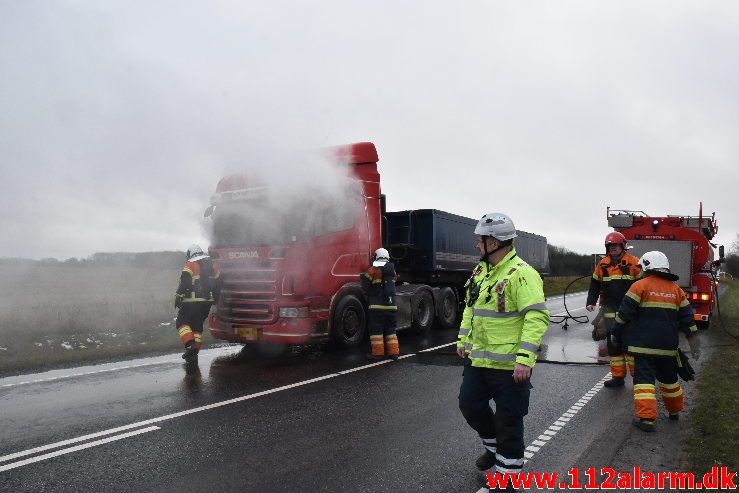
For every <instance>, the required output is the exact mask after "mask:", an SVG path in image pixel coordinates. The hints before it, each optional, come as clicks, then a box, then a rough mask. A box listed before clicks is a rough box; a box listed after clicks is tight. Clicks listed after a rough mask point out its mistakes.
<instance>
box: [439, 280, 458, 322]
mask: <svg viewBox="0 0 739 493" xmlns="http://www.w3.org/2000/svg"><path fill="white" fill-rule="evenodd" d="M438 312H439V313H438V320H439V326H441V328H442V329H454V328H456V327H457V313H458V312H459V306H458V303H457V295H456V294H454V290H453V289H452V288H450V287H443V288H441V289H440V290H439V306H438Z"/></svg>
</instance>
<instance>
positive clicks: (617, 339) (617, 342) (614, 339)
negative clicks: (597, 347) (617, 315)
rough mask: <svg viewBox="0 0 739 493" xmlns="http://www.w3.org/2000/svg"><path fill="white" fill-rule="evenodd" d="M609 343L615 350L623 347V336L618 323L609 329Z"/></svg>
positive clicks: (612, 324) (613, 323)
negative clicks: (617, 325)
mask: <svg viewBox="0 0 739 493" xmlns="http://www.w3.org/2000/svg"><path fill="white" fill-rule="evenodd" d="M608 343H609V344H610V345H611V347H614V348H617V347H621V334H619V333H618V330H617V327H616V322H612V323H611V326H610V327H608Z"/></svg>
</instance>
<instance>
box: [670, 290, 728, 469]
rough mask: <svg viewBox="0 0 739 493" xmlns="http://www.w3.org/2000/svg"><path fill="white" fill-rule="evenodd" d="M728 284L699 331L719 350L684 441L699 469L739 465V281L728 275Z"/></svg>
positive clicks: (702, 378)
mask: <svg viewBox="0 0 739 493" xmlns="http://www.w3.org/2000/svg"><path fill="white" fill-rule="evenodd" d="M725 285H726V289H725V291H724V293H723V294H722V296H721V297H720V299H719V309H720V317H716V318H714V320H713V321H712V323H711V327H710V328H709V329H708V331H706V332H704V333H701V334H700V336H699V337H701V338H702V340H701V344H702V346H704V347H705V346H707V345H710V346H712V347H713V348H714V349H715V350H714V351H713V353H712V355H711V360H710V361H709V362H708V364H706V365H705V366H704V367H703V369H702V371H701V372H700V373H699V375H698V378H697V379H696V388H697V390H698V395H697V398H696V404H695V407H694V408H693V410H692V411H691V423H692V428H691V430H690V434H689V436H688V438H687V439H686V442H685V443H684V444H683V445H684V448H685V451H686V457H687V463H686V464H685V469H686V470H689V471H692V472H693V473H695V474H696V475H698V474H700V475H703V474H704V473H706V472H710V470H711V467H714V466H718V467H721V466H725V467H726V468H727V469H728V470H730V471H734V472H736V471H737V470H738V469H739V447H737V443H739V420H737V416H738V415H739V389H738V388H737V382H739V365H738V364H737V361H739V339H737V337H739V281H725ZM735 479H736V478H735Z"/></svg>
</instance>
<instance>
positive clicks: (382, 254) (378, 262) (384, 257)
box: [372, 248, 390, 267]
mask: <svg viewBox="0 0 739 493" xmlns="http://www.w3.org/2000/svg"><path fill="white" fill-rule="evenodd" d="M389 260H390V253H389V252H388V251H387V250H385V249H384V248H378V249H377V250H375V261H374V262H372V265H374V266H375V267H382V266H383V265H385V264H386V263H388V261H389Z"/></svg>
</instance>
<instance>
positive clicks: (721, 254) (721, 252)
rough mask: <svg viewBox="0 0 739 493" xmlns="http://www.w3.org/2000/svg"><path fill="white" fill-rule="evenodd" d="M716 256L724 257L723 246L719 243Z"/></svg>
mask: <svg viewBox="0 0 739 493" xmlns="http://www.w3.org/2000/svg"><path fill="white" fill-rule="evenodd" d="M718 258H719V259H722V258H724V246H723V245H721V246H720V247H718Z"/></svg>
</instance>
